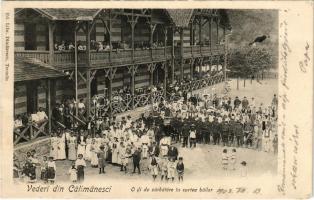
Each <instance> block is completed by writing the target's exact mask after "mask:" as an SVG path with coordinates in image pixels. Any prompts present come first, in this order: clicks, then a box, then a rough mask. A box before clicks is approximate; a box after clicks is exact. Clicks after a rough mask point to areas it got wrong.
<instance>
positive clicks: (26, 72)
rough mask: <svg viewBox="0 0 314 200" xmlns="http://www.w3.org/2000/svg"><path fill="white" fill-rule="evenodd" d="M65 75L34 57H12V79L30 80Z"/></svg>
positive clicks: (16, 80)
mask: <svg viewBox="0 0 314 200" xmlns="http://www.w3.org/2000/svg"><path fill="white" fill-rule="evenodd" d="M63 76H66V75H65V74H64V73H62V72H61V71H58V70H57V69H55V68H54V67H52V66H50V65H48V64H46V63H43V62H41V61H40V60H38V59H35V58H23V57H15V58H14V81H15V82H18V81H30V80H38V79H50V78H58V77H63Z"/></svg>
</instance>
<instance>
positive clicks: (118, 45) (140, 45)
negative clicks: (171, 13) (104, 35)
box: [54, 40, 164, 51]
mask: <svg viewBox="0 0 314 200" xmlns="http://www.w3.org/2000/svg"><path fill="white" fill-rule="evenodd" d="M160 47H164V43H163V42H153V43H152V44H150V43H149V42H136V43H135V44H134V48H135V49H142V50H144V49H156V48H160ZM90 49H91V50H95V51H109V50H117V51H118V50H127V49H131V46H130V45H129V44H128V43H126V42H125V41H117V42H113V43H112V44H111V45H110V44H109V42H106V41H95V40H91V41H90ZM54 50H55V51H74V50H75V45H74V43H73V42H71V41H69V42H65V41H64V40H62V41H61V42H55V44H54ZM77 50H78V51H86V44H85V43H84V42H82V41H78V42H77Z"/></svg>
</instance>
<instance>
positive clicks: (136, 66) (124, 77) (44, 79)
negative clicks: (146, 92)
mask: <svg viewBox="0 0 314 200" xmlns="http://www.w3.org/2000/svg"><path fill="white" fill-rule="evenodd" d="M230 29H231V27H230V25H229V19H228V15H227V12H226V11H225V10H217V9H184V10H176V9H173V10H171V9H137V10H136V9H29V8H26V9H16V12H15V85H14V101H15V102H14V114H15V115H20V114H23V113H33V112H36V111H37V110H38V108H39V107H42V108H45V109H46V110H47V113H48V116H50V114H51V108H52V107H53V106H54V104H55V103H56V102H58V101H60V102H61V101H62V100H63V99H65V98H73V97H77V98H78V99H84V101H85V104H86V107H87V112H88V113H89V112H92V110H93V108H92V105H93V103H92V99H93V97H94V96H97V95H101V94H106V95H107V97H108V101H109V104H108V108H107V111H110V112H111V113H117V112H123V111H124V110H123V109H122V110H121V106H114V105H113V103H112V102H113V100H112V98H113V93H114V92H115V91H117V90H119V89H121V88H124V87H128V88H130V91H131V95H129V98H128V99H127V100H126V99H123V100H124V101H125V102H124V104H123V105H124V106H126V107H130V108H134V107H138V106H143V105H145V102H144V103H143V102H142V103H139V102H141V98H142V97H140V96H136V94H137V90H138V89H140V88H145V87H148V86H151V85H162V86H163V91H161V93H162V96H163V97H165V96H166V88H167V87H168V86H169V84H171V83H173V82H175V81H180V80H184V79H186V78H189V79H190V78H192V79H191V80H193V77H194V73H196V68H197V67H198V66H204V65H206V66H209V67H208V68H207V69H205V70H208V69H211V66H213V65H216V66H218V65H221V66H224V67H223V69H224V70H225V66H226V63H225V60H226V59H225V55H226V47H225V42H224V41H225V37H226V33H227V31H230ZM99 42H100V43H101V44H102V45H103V46H104V49H102V50H97V48H96V46H97V45H98V44H99ZM63 43H64V44H66V45H67V46H68V45H69V44H73V45H74V46H75V45H76V46H82V47H84V48H83V49H82V50H76V49H77V48H73V49H72V50H68V49H62V50H59V49H58V45H61V44H63ZM105 46H108V47H109V48H107V49H106V48H105ZM121 46H123V48H121ZM76 72H77V73H76ZM215 78H216V79H217V80H216V81H217V82H219V81H223V80H224V78H225V77H224V76H223V75H222V76H220V77H218V78H217V77H215ZM197 81H198V83H197ZM202 81H203V82H200V81H199V80H195V83H196V84H197V86H195V87H196V88H194V87H193V89H199V87H202V86H206V85H208V84H213V83H215V82H212V79H211V80H205V81H204V80H202ZM146 100H147V99H146ZM146 102H147V103H151V102H149V101H146ZM48 124H49V123H48ZM43 128H44V127H43ZM49 131H50V128H49ZM49 131H48V132H49Z"/></svg>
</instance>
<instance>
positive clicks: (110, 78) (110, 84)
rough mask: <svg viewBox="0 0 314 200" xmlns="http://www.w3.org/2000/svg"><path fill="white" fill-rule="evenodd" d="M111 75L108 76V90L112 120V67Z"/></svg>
mask: <svg viewBox="0 0 314 200" xmlns="http://www.w3.org/2000/svg"><path fill="white" fill-rule="evenodd" d="M109 70H110V71H109V75H108V79H109V88H108V96H109V105H110V106H109V119H111V118H112V110H113V109H112V79H113V75H112V70H113V69H112V67H110V69H109Z"/></svg>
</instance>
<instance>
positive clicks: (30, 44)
mask: <svg viewBox="0 0 314 200" xmlns="http://www.w3.org/2000/svg"><path fill="white" fill-rule="evenodd" d="M24 41H25V50H36V49H37V45H36V24H35V23H25V28H24Z"/></svg>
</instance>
